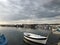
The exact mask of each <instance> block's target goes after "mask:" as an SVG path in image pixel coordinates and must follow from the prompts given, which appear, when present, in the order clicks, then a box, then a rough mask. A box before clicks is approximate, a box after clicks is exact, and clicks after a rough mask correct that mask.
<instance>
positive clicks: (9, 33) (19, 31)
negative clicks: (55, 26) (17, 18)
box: [0, 27, 60, 45]
mask: <svg viewBox="0 0 60 45" xmlns="http://www.w3.org/2000/svg"><path fill="white" fill-rule="evenodd" d="M24 32H30V33H35V34H42V33H43V32H44V33H43V34H45V33H47V34H48V33H49V32H50V31H41V30H40V29H26V28H15V27H0V33H3V34H4V35H5V36H6V38H7V40H8V45H33V44H34V45H42V44H36V43H32V42H29V41H27V42H24V34H23V33H24ZM41 32H42V33H41ZM28 42H29V43H28ZM59 42H60V34H56V33H52V32H50V35H49V38H48V40H47V44H46V45H60V43H59Z"/></svg>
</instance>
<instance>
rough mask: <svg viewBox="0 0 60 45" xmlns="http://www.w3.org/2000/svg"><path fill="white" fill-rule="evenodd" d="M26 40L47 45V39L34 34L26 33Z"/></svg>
mask: <svg viewBox="0 0 60 45" xmlns="http://www.w3.org/2000/svg"><path fill="white" fill-rule="evenodd" d="M24 39H26V40H29V41H32V42H35V43H41V44H46V43H47V37H45V36H41V35H37V34H33V33H26V32H25V33H24Z"/></svg>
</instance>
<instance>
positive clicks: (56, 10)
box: [0, 0, 60, 21]
mask: <svg viewBox="0 0 60 45" xmlns="http://www.w3.org/2000/svg"><path fill="white" fill-rule="evenodd" d="M59 5H60V1H59V0H6V1H5V2H3V1H0V9H1V10H0V20H9V21H10V20H24V19H40V18H51V17H55V16H59V15H60V6H59Z"/></svg>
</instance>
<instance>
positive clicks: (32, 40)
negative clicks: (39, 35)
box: [24, 36, 47, 44]
mask: <svg viewBox="0 0 60 45" xmlns="http://www.w3.org/2000/svg"><path fill="white" fill-rule="evenodd" d="M24 39H25V40H28V41H31V42H35V43H40V44H46V42H47V39H45V40H35V39H31V38H28V37H26V36H24Z"/></svg>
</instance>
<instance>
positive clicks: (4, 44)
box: [0, 34, 7, 45]
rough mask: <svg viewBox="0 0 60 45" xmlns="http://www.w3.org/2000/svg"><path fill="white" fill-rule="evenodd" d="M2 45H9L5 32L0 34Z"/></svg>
mask: <svg viewBox="0 0 60 45" xmlns="http://www.w3.org/2000/svg"><path fill="white" fill-rule="evenodd" d="M0 45H7V39H6V37H5V35H4V34H0Z"/></svg>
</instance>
